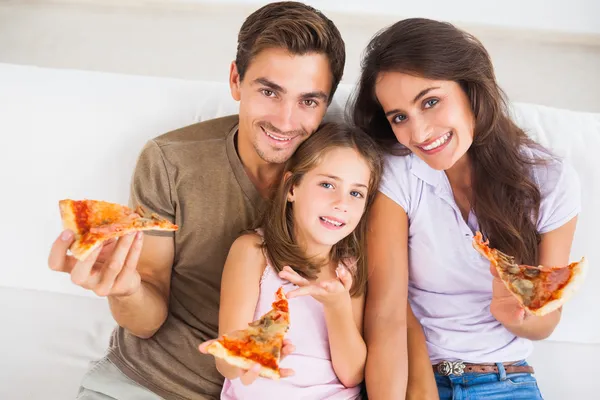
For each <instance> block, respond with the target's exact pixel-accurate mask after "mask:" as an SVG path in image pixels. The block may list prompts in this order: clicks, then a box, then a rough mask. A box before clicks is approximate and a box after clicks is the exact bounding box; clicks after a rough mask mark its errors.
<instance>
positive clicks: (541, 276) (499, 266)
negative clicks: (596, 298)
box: [473, 232, 587, 316]
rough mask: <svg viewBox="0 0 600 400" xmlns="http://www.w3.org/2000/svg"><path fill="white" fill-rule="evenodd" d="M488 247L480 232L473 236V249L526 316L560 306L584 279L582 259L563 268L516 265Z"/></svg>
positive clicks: (505, 256) (541, 313)
mask: <svg viewBox="0 0 600 400" xmlns="http://www.w3.org/2000/svg"><path fill="white" fill-rule="evenodd" d="M488 244H489V241H488V240H486V241H485V242H484V241H483V236H482V234H481V232H477V233H476V234H475V236H474V238H473V247H474V248H475V249H476V250H477V251H479V253H481V254H482V255H483V256H484V257H486V258H487V259H488V260H490V262H491V263H492V265H494V267H495V268H496V271H498V275H499V277H500V280H502V282H503V283H504V286H506V288H507V289H508V290H509V292H511V293H512V294H513V295H514V296H515V297H516V298H517V300H518V301H519V303H520V304H521V305H522V306H523V308H524V309H525V310H527V311H528V312H529V313H530V314H533V315H537V316H543V315H546V314H549V313H551V312H552V311H554V310H557V309H558V308H560V307H562V306H563V304H565V303H566V302H567V301H568V300H569V299H570V298H571V296H572V295H573V294H574V293H575V292H576V291H577V290H578V289H579V287H580V286H581V283H582V282H583V280H584V279H585V275H586V272H587V260H586V259H585V257H583V258H581V260H580V261H577V262H573V263H571V264H569V265H565V266H543V265H540V266H538V267H533V266H529V265H518V264H517V263H515V261H514V258H513V257H511V256H509V255H507V254H504V253H503V252H501V251H500V250H497V249H492V248H490V247H489V246H488Z"/></svg>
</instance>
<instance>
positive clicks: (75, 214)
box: [58, 199, 178, 260]
mask: <svg viewBox="0 0 600 400" xmlns="http://www.w3.org/2000/svg"><path fill="white" fill-rule="evenodd" d="M58 204H59V208H60V215H61V219H62V223H63V228H64V229H70V230H71V231H73V232H74V233H75V241H74V242H73V244H72V245H71V247H70V249H69V250H71V253H73V256H74V257H75V258H77V259H78V260H84V259H85V258H86V257H87V256H88V255H89V254H90V253H91V252H92V251H94V249H96V247H98V246H100V245H101V244H102V243H104V242H105V241H106V240H108V239H111V238H116V237H119V236H123V235H126V234H128V233H130V232H136V231H147V230H160V231H176V230H177V229H178V227H177V225H174V224H172V223H171V222H169V221H167V220H166V219H164V218H161V217H159V216H158V215H156V214H154V213H151V214H150V215H147V213H146V211H145V210H144V209H143V208H142V207H141V206H139V207H138V208H137V209H136V210H135V211H133V210H131V209H130V208H129V207H127V206H123V205H120V204H115V203H109V202H106V201H100V200H71V199H65V200H60V201H59V202H58Z"/></svg>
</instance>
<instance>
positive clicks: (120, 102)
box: [0, 64, 600, 400]
mask: <svg viewBox="0 0 600 400" xmlns="http://www.w3.org/2000/svg"><path fill="white" fill-rule="evenodd" d="M350 90H351V87H350V86H348V85H342V86H341V87H340V89H339V92H338V94H337V95H336V97H335V99H334V104H333V106H332V110H331V113H330V114H332V113H334V112H337V111H339V110H340V109H341V106H343V105H344V104H345V101H346V98H347V95H348V93H349V92H350ZM236 111H237V104H236V103H235V102H234V101H233V100H232V99H231V97H230V95H229V90H228V86H227V84H226V83H225V82H199V81H183V80H176V79H167V78H153V77H141V76H130V75H115V74H105V73H99V72H85V71H77V70H55V69H45V68H36V67H30V66H19V65H11V64H0V134H1V135H2V136H1V137H2V141H1V143H2V144H1V148H2V154H1V156H0V183H1V186H0V187H1V189H0V190H2V196H0V205H1V207H0V209H1V210H2V212H3V215H2V218H1V219H0V221H1V222H0V224H1V226H2V229H0V247H1V249H2V263H1V265H0V304H2V307H1V308H0V321H1V323H2V329H1V330H0V355H1V357H0V399H6V400H24V399H27V400H30V399H36V400H37V399H40V400H41V399H44V400H55V399H56V400H58V399H69V398H74V397H75V394H76V391H77V387H78V383H79V380H80V379H81V377H82V375H83V374H84V372H85V370H86V368H87V364H88V362H89V361H90V360H92V359H95V358H98V357H100V356H102V354H103V353H104V350H105V348H106V346H107V343H108V338H109V334H110V332H111V330H112V328H113V327H114V321H113V320H112V318H111V315H110V313H109V311H108V307H107V304H106V301H105V300H104V299H100V298H97V297H95V296H94V295H93V294H90V293H88V292H86V291H84V290H82V289H79V288H77V287H76V286H74V285H72V284H71V282H70V280H69V278H68V276H66V275H63V274H59V273H53V272H51V271H49V270H48V268H47V264H46V259H47V254H48V251H49V248H50V245H51V242H52V240H53V239H54V238H55V236H56V235H57V234H58V232H59V231H60V229H61V225H60V218H59V213H58V206H57V202H58V200H59V199H61V198H66V197H70V198H84V197H86V198H98V199H104V200H109V201H115V202H123V203H125V202H127V195H128V184H129V179H130V176H131V172H132V169H133V166H134V163H135V160H136V157H137V155H138V152H139V150H140V149H141V147H142V145H143V144H144V142H145V141H146V140H148V139H150V138H152V137H154V136H157V135H159V134H161V133H164V132H166V131H169V130H171V129H174V128H178V127H181V126H185V125H188V124H191V123H194V122H197V121H201V120H206V119H210V118H214V117H217V116H222V115H226V114H231V113H235V112H236ZM514 113H515V117H516V118H517V121H518V122H519V124H521V125H522V126H524V127H525V128H527V129H528V130H529V131H530V133H531V134H532V135H533V136H534V137H536V138H537V139H539V140H540V141H541V142H542V143H543V144H545V145H548V146H550V147H551V148H553V149H554V150H555V151H556V152H557V153H559V154H561V155H564V156H566V157H567V158H569V159H570V161H571V162H572V163H573V164H574V165H575V168H576V169H577V171H578V172H579V174H580V178H581V181H582V183H583V211H582V213H581V216H580V223H579V227H578V231H577V234H576V238H575V243H574V246H573V252H572V259H576V258H579V257H580V256H582V255H586V256H587V257H588V258H589V261H590V264H591V271H590V274H589V275H588V280H587V283H586V285H585V287H584V288H583V290H582V291H581V292H580V293H579V294H578V295H577V296H576V297H575V298H574V299H573V300H572V301H571V302H570V303H569V304H568V305H567V306H566V307H565V312H564V318H563V321H562V323H561V325H560V326H559V328H558V329H557V330H556V332H555V333H554V335H553V336H552V337H551V338H550V339H548V340H546V341H543V342H538V343H536V346H535V353H534V355H533V357H531V359H530V362H531V363H533V364H534V366H535V368H536V369H537V378H538V380H539V383H540V387H541V390H542V392H543V393H544V395H545V398H546V399H549V400H559V399H561V400H562V399H593V398H598V397H595V396H597V393H596V392H597V390H593V389H595V388H593V387H592V385H593V384H594V379H595V378H596V372H595V369H594V367H595V364H596V360H597V359H599V358H600V322H598V312H597V304H598V301H600V295H599V294H598V292H597V290H595V288H597V287H598V285H599V284H600V273H599V272H598V271H597V270H596V268H595V266H596V263H595V262H596V260H598V259H600V246H598V245H597V244H596V243H594V240H593V239H592V237H593V236H592V235H593V234H595V233H596V232H595V228H596V226H597V225H598V224H599V223H600V212H599V211H598V210H597V208H596V207H595V203H596V199H598V198H599V197H600V157H598V156H597V149H598V148H599V147H600V114H590V113H579V112H573V111H567V110H559V109H552V108H548V107H542V106H536V105H532V104H514Z"/></svg>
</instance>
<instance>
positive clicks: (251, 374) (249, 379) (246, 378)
mask: <svg viewBox="0 0 600 400" xmlns="http://www.w3.org/2000/svg"><path fill="white" fill-rule="evenodd" d="M259 372H260V364H254V365H253V366H252V368H250V369H249V370H248V371H247V372H246V373H244V374H242V376H240V381H241V382H242V384H244V385H251V384H252V383H253V382H254V381H255V380H256V378H258V373H259Z"/></svg>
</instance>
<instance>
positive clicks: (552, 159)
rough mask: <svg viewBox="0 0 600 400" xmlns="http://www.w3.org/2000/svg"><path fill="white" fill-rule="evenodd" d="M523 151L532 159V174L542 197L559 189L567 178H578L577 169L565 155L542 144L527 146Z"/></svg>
mask: <svg viewBox="0 0 600 400" xmlns="http://www.w3.org/2000/svg"><path fill="white" fill-rule="evenodd" d="M523 153H524V154H525V155H526V157H527V158H528V159H529V160H530V161H532V162H533V163H532V167H531V175H532V177H533V179H534V181H535V183H536V184H537V185H538V187H539V189H540V192H541V194H542V197H544V196H545V195H547V194H549V192H552V191H554V190H556V189H557V186H558V185H560V184H561V183H563V182H564V181H565V180H572V179H576V178H577V171H576V170H575V168H574V167H573V165H572V164H571V162H570V161H569V160H568V159H567V158H566V157H564V156H559V155H557V154H555V153H554V152H553V151H551V150H548V149H546V148H543V147H541V146H527V147H524V148H523Z"/></svg>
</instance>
